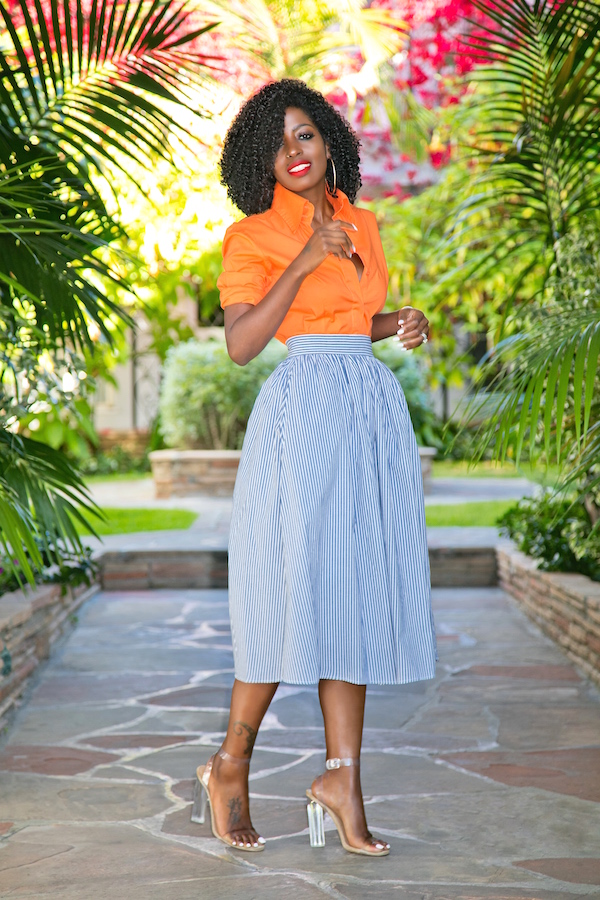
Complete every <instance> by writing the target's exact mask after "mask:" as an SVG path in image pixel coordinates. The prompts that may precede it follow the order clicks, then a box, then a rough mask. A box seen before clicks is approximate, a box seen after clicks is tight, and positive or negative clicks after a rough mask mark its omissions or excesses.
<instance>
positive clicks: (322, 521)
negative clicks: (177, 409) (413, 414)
mask: <svg viewBox="0 0 600 900" xmlns="http://www.w3.org/2000/svg"><path fill="white" fill-rule="evenodd" d="M287 347H288V356H287V357H286V359H285V360H283V362H281V363H280V364H279V365H278V367H277V368H276V369H275V371H274V372H273V373H272V375H271V376H270V377H269V378H268V379H267V381H266V382H265V384H264V385H263V387H262V389H261V391H260V394H259V396H258V398H257V400H256V403H255V405H254V409H253V411H252V414H251V416H250V420H249V422H248V429H247V432H246V437H245V440H244V445H243V450H242V457H241V461H240V466H239V470H238V475H237V480H236V485H235V491H234V498H233V514H232V523H231V531H230V540H229V602H230V615H231V630H232V638H233V651H234V659H235V674H236V677H237V678H238V679H239V680H240V681H244V682H276V681H284V682H287V683H289V684H314V683H316V682H318V681H319V679H321V678H330V679H339V680H342V681H348V682H351V683H353V684H402V683H406V682H412V681H419V680H422V679H428V678H432V677H433V676H434V673H435V661H436V642H435V630H434V624H433V616H432V612H431V599H430V593H431V591H430V578H429V557H428V552H427V538H426V530H425V511H424V503H423V484H422V479H421V467H420V462H419V454H418V449H417V444H416V440H415V436H414V431H413V428H412V424H411V421H410V417H409V414H408V409H407V406H406V400H405V398H404V394H403V392H402V388H401V387H400V384H399V383H398V381H397V379H396V378H395V377H394V375H393V374H392V372H391V371H390V370H389V369H388V368H387V366H385V365H384V364H383V363H381V362H380V361H379V360H377V359H376V358H375V357H374V356H373V350H372V345H371V339H370V338H369V337H368V336H365V335H299V336H297V337H293V338H290V340H289V341H288V342H287Z"/></svg>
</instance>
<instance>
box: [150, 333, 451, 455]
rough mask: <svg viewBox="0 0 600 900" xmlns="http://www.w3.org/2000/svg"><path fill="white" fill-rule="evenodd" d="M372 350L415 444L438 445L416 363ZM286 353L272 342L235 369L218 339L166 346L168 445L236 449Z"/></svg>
mask: <svg viewBox="0 0 600 900" xmlns="http://www.w3.org/2000/svg"><path fill="white" fill-rule="evenodd" d="M373 350H374V353H375V356H377V357H378V358H379V359H381V360H382V361H383V362H384V363H385V364H386V365H388V366H389V367H390V369H391V370H392V372H393V373H394V375H395V376H396V377H397V378H398V380H399V381H400V383H401V385H402V388H403V390H404V394H405V396H406V400H407V403H408V407H409V410H410V414H411V418H412V421H413V425H414V428H415V432H416V435H417V441H418V443H420V444H427V445H432V446H436V447H439V446H441V438H440V435H441V424H440V423H439V422H438V420H437V419H436V416H435V414H434V413H433V410H432V408H431V405H430V401H429V397H428V393H427V387H426V382H425V377H424V373H423V371H422V369H421V368H420V367H419V364H418V363H417V361H416V359H415V358H414V357H410V356H407V355H406V354H402V353H401V352H400V351H398V348H397V347H396V346H395V344H393V343H391V342H387V341H382V342H379V343H377V344H374V346H373ZM285 355H286V351H285V348H284V347H283V346H282V345H281V344H279V343H278V342H277V341H271V343H269V344H268V345H267V346H266V347H265V349H264V350H263V352H262V353H261V354H259V356H257V357H256V358H255V359H253V360H251V361H250V362H249V363H248V365H247V366H238V365H236V363H234V362H232V360H231V359H230V358H229V356H228V354H227V348H226V346H225V342H224V341H223V340H207V341H188V342H187V343H185V344H179V345H178V346H176V347H173V348H171V350H169V352H168V354H167V361H166V363H165V367H164V377H163V382H162V388H161V396H160V421H161V430H162V433H163V436H164V439H165V443H166V444H167V446H170V447H180V448H185V447H188V448H198V449H205V450H206V449H209V450H221V449H229V450H239V449H240V447H241V446H242V442H243V440H244V433H245V431H246V425H247V423H248V418H249V416H250V413H251V411H252V407H253V405H254V401H255V400H256V397H257V396H258V392H259V390H260V388H261V387H262V385H263V383H264V382H265V381H266V379H267V378H268V377H269V375H270V374H271V372H273V370H274V369H275V367H276V366H277V364H278V363H279V362H281V360H282V359H284V358H285Z"/></svg>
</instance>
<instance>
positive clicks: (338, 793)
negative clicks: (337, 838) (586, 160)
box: [312, 680, 387, 850]
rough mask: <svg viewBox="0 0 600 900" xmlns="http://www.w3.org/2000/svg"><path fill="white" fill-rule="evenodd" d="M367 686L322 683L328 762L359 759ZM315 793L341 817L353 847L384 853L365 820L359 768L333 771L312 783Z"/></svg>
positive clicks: (331, 682) (345, 683) (341, 768)
mask: <svg viewBox="0 0 600 900" xmlns="http://www.w3.org/2000/svg"><path fill="white" fill-rule="evenodd" d="M366 690H367V689H366V685H364V684H349V683H348V682H347V681H330V680H322V681H320V682H319V699H320V701H321V709H322V711H323V719H324V722H325V744H326V747H327V759H333V758H335V757H339V758H340V759H344V758H346V757H349V758H351V759H358V758H359V757H360V749H361V745H362V733H363V721H364V713H365V697H366ZM312 790H313V793H314V794H315V796H316V797H317V798H319V799H322V800H323V802H325V803H326V804H327V805H328V806H331V808H332V809H333V810H334V811H335V812H336V813H337V814H338V816H339V817H340V819H341V820H342V821H343V823H344V829H345V831H346V837H347V840H348V842H349V843H350V844H351V845H352V846H353V847H361V848H365V849H369V847H370V846H372V847H373V849H374V850H381V849H382V848H383V847H384V846H387V845H386V844H385V842H383V841H377V840H375V839H373V837H372V835H371V833H370V831H369V829H368V827H367V820H366V817H365V809H364V806H363V798H362V790H361V785H360V767H359V766H342V767H340V768H339V769H330V770H328V771H327V772H325V773H324V774H323V775H320V776H319V777H318V778H317V779H315V781H314V782H313V787H312Z"/></svg>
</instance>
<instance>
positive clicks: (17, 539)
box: [0, 430, 102, 581]
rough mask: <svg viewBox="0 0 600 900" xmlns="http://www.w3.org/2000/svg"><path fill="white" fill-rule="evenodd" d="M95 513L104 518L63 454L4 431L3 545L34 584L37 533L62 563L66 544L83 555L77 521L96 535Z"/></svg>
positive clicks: (0, 457) (0, 483) (0, 435)
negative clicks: (61, 547) (92, 521)
mask: <svg viewBox="0 0 600 900" xmlns="http://www.w3.org/2000/svg"><path fill="white" fill-rule="evenodd" d="M90 515H92V516H101V515H102V514H101V512H100V510H99V509H98V507H97V506H96V504H95V503H94V502H93V501H92V500H91V498H90V495H89V493H88V491H87V488H86V487H85V485H84V483H83V482H82V480H81V478H80V477H79V475H78V474H77V472H76V470H75V469H74V467H73V466H72V465H71V464H70V463H69V462H68V461H67V459H66V458H65V456H64V455H63V454H62V453H60V452H59V451H57V450H53V449H52V448H51V447H48V446H46V445H45V444H42V443H40V442H38V441H33V440H31V439H29V438H24V437H21V436H19V435H15V434H11V432H9V431H2V430H0V545H1V546H2V547H3V548H4V551H5V552H6V553H7V554H8V556H9V557H10V558H11V559H14V560H17V561H18V563H19V566H20V568H21V570H22V571H23V574H24V575H25V577H26V578H27V579H28V580H29V581H32V580H33V570H32V565H31V563H33V565H34V566H35V567H41V565H42V556H41V553H40V548H39V547H38V545H37V543H36V541H35V538H34V535H37V536H38V538H39V539H40V543H41V546H42V548H43V550H45V553H46V556H47V557H48V558H50V559H51V560H52V561H53V562H56V563H60V561H61V557H60V551H59V550H58V546H59V545H60V544H62V545H63V546H65V547H66V548H69V549H71V550H73V551H74V552H76V553H83V545H82V543H81V539H80V537H79V534H78V533H77V530H76V528H75V525H74V522H75V521H79V522H81V523H82V524H84V525H85V526H86V528H88V529H89V530H90V531H91V532H92V534H95V532H94V529H93V527H92V525H91V523H90V521H89V516H90Z"/></svg>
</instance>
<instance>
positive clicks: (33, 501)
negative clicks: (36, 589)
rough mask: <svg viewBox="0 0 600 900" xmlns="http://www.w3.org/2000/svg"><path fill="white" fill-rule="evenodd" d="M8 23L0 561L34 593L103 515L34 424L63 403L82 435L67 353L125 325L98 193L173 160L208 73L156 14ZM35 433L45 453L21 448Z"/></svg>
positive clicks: (71, 6) (126, 7) (194, 23)
mask: <svg viewBox="0 0 600 900" xmlns="http://www.w3.org/2000/svg"><path fill="white" fill-rule="evenodd" d="M0 19H1V20H2V22H3V29H2V42H1V46H0V70H1V71H0V548H3V551H4V553H5V556H6V559H7V561H8V566H9V567H10V566H13V567H15V572H16V573H21V575H23V576H24V577H26V578H27V579H29V580H33V577H34V571H35V570H39V569H41V568H42V567H43V566H44V565H45V564H46V562H47V561H52V562H53V563H54V564H56V565H58V566H59V567H60V566H61V565H62V564H63V561H64V559H65V553H66V554H69V553H75V554H80V555H81V556H82V558H83V556H84V552H85V551H84V548H83V546H82V544H81V541H80V539H79V537H78V535H77V531H76V529H75V527H74V520H77V519H79V520H80V521H84V518H85V517H84V515H83V514H82V510H85V511H86V512H87V513H88V514H89V513H93V512H94V511H95V508H94V505H93V504H92V503H91V501H90V498H89V495H88V493H87V491H86V489H85V486H84V484H83V482H82V480H81V478H80V476H79V475H78V473H77V470H76V469H75V468H74V467H73V466H72V465H71V464H70V463H69V462H68V461H67V460H66V459H65V458H64V455H63V454H62V453H61V452H60V451H59V450H57V449H56V447H55V446H52V444H57V442H58V440H59V436H58V428H59V426H60V427H62V426H63V425H64V424H65V423H64V422H62V420H61V419H59V420H58V421H56V420H55V421H54V422H47V423H46V422H44V423H42V422H41V421H40V419H39V418H38V419H37V420H36V414H37V413H40V414H41V413H49V412H52V409H53V403H54V402H55V403H56V406H60V407H62V408H64V409H66V410H67V412H68V413H69V414H72V415H73V416H74V417H75V418H77V416H78V415H79V418H80V421H83V419H82V413H83V410H82V409H81V408H79V409H78V407H77V392H76V391H75V390H69V379H68V378H67V382H66V384H65V383H63V385H62V388H63V389H62V395H61V394H60V390H59V388H58V386H57V384H56V383H52V382H53V378H52V377H51V373H52V372H54V373H57V372H58V371H60V370H64V371H63V376H67V375H68V376H69V377H70V379H71V382H70V383H71V386H72V387H74V386H75V383H76V382H77V381H78V380H79V377H80V376H79V373H80V372H81V371H83V370H82V368H81V365H80V364H79V365H78V364H76V363H75V364H74V365H73V364H72V363H73V362H74V354H79V355H80V356H83V355H84V354H85V353H86V351H88V350H90V349H91V348H92V346H93V337H94V334H95V335H96V337H103V339H104V340H105V341H106V342H107V343H108V344H110V343H111V341H112V337H113V334H114V331H115V328H116V327H117V326H118V325H119V324H121V325H122V324H123V323H125V322H129V321H130V320H129V318H128V316H127V314H126V313H125V311H124V310H123V309H122V308H120V306H119V305H118V304H117V303H115V302H114V300H113V299H111V298H110V297H109V296H108V292H107V290H106V285H107V284H112V285H121V286H122V287H123V288H124V289H126V288H127V284H126V281H125V280H124V279H123V277H122V271H123V269H122V266H121V265H120V262H119V260H118V259H117V258H115V254H114V253H113V252H112V250H111V246H112V244H113V243H114V242H115V241H116V240H117V239H118V238H120V237H122V229H121V228H120V226H119V225H118V223H117V222H116V220H115V219H114V217H113V216H112V215H111V214H110V213H109V212H108V210H107V206H106V205H105V203H104V201H103V199H102V197H101V195H100V193H99V191H98V188H97V186H96V184H95V182H96V180H99V178H98V176H99V174H100V173H101V174H102V175H104V176H106V177H107V178H108V180H109V182H110V173H111V170H112V169H113V168H114V167H120V168H121V169H122V170H124V171H128V167H129V165H130V163H131V161H132V160H135V161H136V163H140V162H141V163H142V164H143V163H144V162H145V163H146V164H147V165H148V164H149V163H150V157H154V158H155V157H158V158H165V159H167V160H171V161H173V160H174V154H173V150H172V143H171V141H170V136H171V135H172V134H173V132H177V133H178V134H179V136H180V137H183V136H184V134H185V130H184V129H183V128H181V127H180V126H179V125H178V124H177V122H176V118H177V117H174V116H173V115H172V113H173V111H174V110H175V109H176V108H177V107H178V106H179V107H181V106H182V105H183V106H186V107H187V109H188V113H189V115H193V114H195V113H199V112H200V109H199V104H198V95H197V89H198V86H199V84H200V82H201V80H202V75H203V74H204V73H203V72H202V69H203V68H204V69H205V68H206V61H205V60H202V59H201V58H200V57H199V56H198V55H194V54H193V53H189V52H188V49H189V44H190V41H192V40H194V39H195V38H196V37H197V36H198V35H199V34H201V33H202V32H203V31H205V30H206V29H207V27H210V26H206V24H204V23H200V22H199V21H198V18H197V16H192V11H191V9H190V8H189V7H188V8H186V9H184V8H182V7H181V5H180V4H177V3H169V2H165V3H160V4H158V3H154V2H152V0H141V2H139V3H136V4H129V3H125V4H122V3H120V2H118V0H107V2H104V3H102V4H97V3H92V4H91V5H90V4H89V3H88V2H86V0H72V2H70V3H63V2H62V0H45V2H43V3H42V2H36V3H35V4H31V3H29V2H26V0H1V2H0ZM186 45H187V46H186ZM43 360H44V363H43V364H42V361H43ZM54 381H56V379H54ZM62 381H63V382H64V377H63V379H62ZM55 408H56V407H55ZM34 421H37V422H38V424H39V426H40V429H41V427H42V424H43V425H44V426H46V425H48V428H49V429H50V432H49V433H47V434H46V435H45V436H46V437H47V438H48V441H49V442H48V443H43V442H42V441H39V440H32V439H31V438H30V437H29V436H28V434H27V428H28V426H29V427H30V426H31V425H32V423H33V422H34ZM22 423H23V426H22V429H21V424H22ZM40 429H38V430H40ZM30 430H31V428H30ZM52 432H54V437H49V434H52ZM63 436H64V431H63ZM14 560H17V562H16V563H15V562H14ZM19 577H20V575H19Z"/></svg>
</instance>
